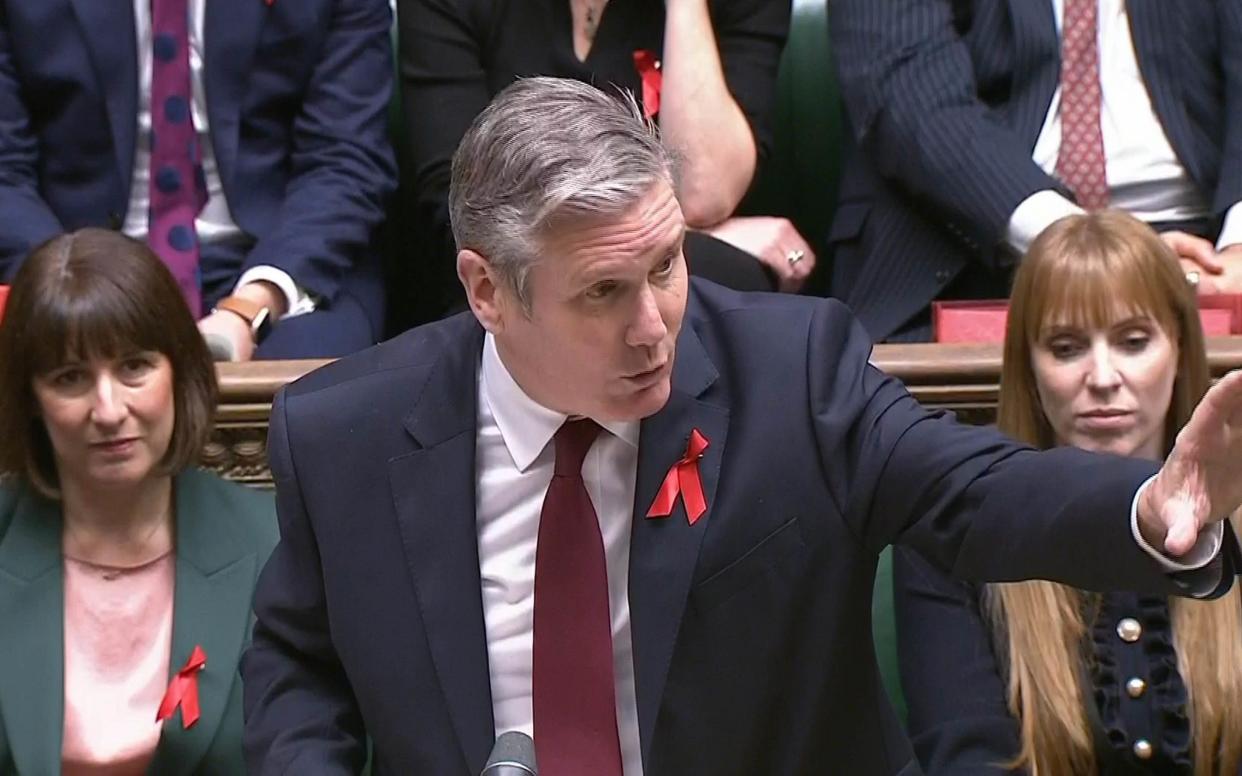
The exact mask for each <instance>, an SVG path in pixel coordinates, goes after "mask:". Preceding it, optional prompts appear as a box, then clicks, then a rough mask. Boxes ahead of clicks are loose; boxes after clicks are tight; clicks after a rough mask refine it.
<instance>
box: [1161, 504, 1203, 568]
mask: <svg viewBox="0 0 1242 776" xmlns="http://www.w3.org/2000/svg"><path fill="white" fill-rule="evenodd" d="M1178 511H1179V514H1178V515H1177V516H1176V517H1175V518H1174V520H1173V524H1172V525H1170V526H1169V532H1168V533H1167V534H1166V535H1165V537H1164V552H1165V554H1167V555H1171V556H1173V557H1175V558H1176V557H1181V556H1182V555H1185V554H1186V553H1188V552H1190V550H1191V548H1193V547H1194V546H1195V541H1196V540H1197V539H1198V538H1199V523H1198V521H1197V520H1195V517H1194V515H1193V514H1192V513H1191V512H1190V510H1189V509H1183V510H1178Z"/></svg>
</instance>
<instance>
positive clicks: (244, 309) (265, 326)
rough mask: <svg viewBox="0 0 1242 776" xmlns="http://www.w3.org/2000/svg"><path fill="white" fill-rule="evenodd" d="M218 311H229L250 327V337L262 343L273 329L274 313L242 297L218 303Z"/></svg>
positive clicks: (230, 297)
mask: <svg viewBox="0 0 1242 776" xmlns="http://www.w3.org/2000/svg"><path fill="white" fill-rule="evenodd" d="M216 310H228V311H229V312H231V313H233V314H234V315H236V316H238V317H239V318H241V319H242V320H243V321H245V322H246V323H248V324H249V325H250V336H251V337H253V338H254V341H255V342H262V341H263V338H264V337H266V336H267V334H268V332H269V331H271V329H272V311H271V310H270V309H268V308H267V307H265V306H263V305H261V304H259V303H258V302H252V301H250V300H249V299H245V298H243V297H240V296H226V297H224V298H223V299H221V300H220V301H219V302H216Z"/></svg>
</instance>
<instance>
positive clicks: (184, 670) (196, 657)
mask: <svg viewBox="0 0 1242 776" xmlns="http://www.w3.org/2000/svg"><path fill="white" fill-rule="evenodd" d="M206 667H207V653H206V652H204V651H203V648H202V647H200V646H198V645H197V644H195V645H194V651H192V652H191V653H190V659H189V660H187V661H185V665H184V666H182V667H181V670H180V671H178V672H177V675H176V676H174V677H173V678H172V681H171V682H169V683H168V689H167V690H165V691H164V700H162V701H160V710H159V711H158V712H156V714H155V721H156V722H163V721H164V720H166V719H168V718H169V717H171V716H172V715H173V712H174V711H176V710H177V706H178V705H180V706H181V727H183V728H186V729H189V728H190V727H192V726H193V725H194V723H195V722H198V716H199V712H198V672H199V671H202V670H203V669H204V668H206Z"/></svg>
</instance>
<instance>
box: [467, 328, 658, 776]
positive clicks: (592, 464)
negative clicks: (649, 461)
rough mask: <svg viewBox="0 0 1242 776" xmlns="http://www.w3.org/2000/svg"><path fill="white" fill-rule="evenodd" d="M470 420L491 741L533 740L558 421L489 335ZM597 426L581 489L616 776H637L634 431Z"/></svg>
mask: <svg viewBox="0 0 1242 776" xmlns="http://www.w3.org/2000/svg"><path fill="white" fill-rule="evenodd" d="M478 412H479V427H478V440H477V443H478V444H477V448H476V458H475V471H476V472H477V473H478V486H477V489H476V491H475V498H476V503H475V508H476V520H477V524H478V532H479V571H480V574H481V578H482V587H483V620H484V625H485V627H486V631H487V657H488V665H489V667H490V670H491V688H492V713H493V715H494V718H495V723H496V735H500V734H501V733H504V732H506V731H509V730H520V731H522V732H524V733H526V734H528V735H532V736H533V735H535V731H534V724H533V718H534V711H533V707H532V704H531V673H532V666H533V663H532V660H533V648H534V628H535V546H536V543H537V540H538V537H539V513H540V512H541V510H542V509H543V499H544V496H545V494H546V493H547V491H548V485H549V484H550V483H551V482H552V471H553V467H554V459H555V446H554V445H552V444H550V442H551V441H552V436H553V435H554V434H555V433H556V430H557V429H559V428H560V427H561V424H562V423H564V422H565V420H566V418H567V416H566V415H562V414H561V413H559V412H554V411H552V410H549V409H547V408H546V407H543V406H541V405H539V404H537V403H536V402H535V401H534V400H533V399H531V398H530V397H529V396H527V395H526V393H525V392H524V391H523V390H522V389H521V388H520V387H519V386H518V384H517V383H516V382H515V381H514V380H513V377H512V376H511V375H510V374H509V370H508V369H506V368H505V366H504V364H503V363H502V362H501V360H500V356H499V354H498V353H497V351H496V341H495V340H494V339H493V338H492V335H491V334H488V335H486V337H485V338H484V341H483V363H482V368H481V369H480V370H479V410H478ZM600 425H601V426H602V427H603V428H604V432H603V433H601V434H600V435H599V437H598V438H596V440H595V444H594V445H592V446H591V450H590V452H589V453H587V457H586V460H585V461H584V462H583V464H582V479H583V481H584V482H585V483H586V489H587V493H588V494H589V495H590V497H591V503H592V504H593V505H594V506H595V513H596V515H597V516H598V518H599V527H600V534H601V535H602V536H603V539H604V560H605V564H606V566H607V569H608V601H609V605H610V609H611V619H612V654H613V674H614V678H615V682H616V693H617V727H618V732H619V733H620V738H621V759H622V762H623V765H624V768H625V776H642V772H643V767H642V754H641V750H640V748H639V737H638V701H637V697H636V695H635V690H634V658H633V649H632V645H631V641H630V606H629V593H628V586H629V577H630V575H629V563H630V521H631V520H632V515H633V513H634V488H635V482H636V480H637V477H638V427H639V423H638V422H637V421H633V422H626V423H603V422H601V423H600Z"/></svg>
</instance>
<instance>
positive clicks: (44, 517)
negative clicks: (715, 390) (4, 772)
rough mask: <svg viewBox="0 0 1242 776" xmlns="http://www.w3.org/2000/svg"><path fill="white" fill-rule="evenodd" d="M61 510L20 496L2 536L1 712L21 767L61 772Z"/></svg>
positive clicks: (26, 770) (28, 770)
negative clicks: (10, 521)
mask: <svg viewBox="0 0 1242 776" xmlns="http://www.w3.org/2000/svg"><path fill="white" fill-rule="evenodd" d="M60 526H61V518H60V511H59V509H58V508H57V506H56V505H55V504H53V503H51V502H48V501H45V500H44V499H41V498H38V497H36V496H34V495H32V494H30V493H24V494H23V495H21V496H20V497H19V500H18V503H17V505H16V508H15V513H14V516H13V522H12V524H11V525H10V526H9V529H8V531H7V532H5V534H4V539H3V542H2V543H0V623H3V626H0V699H5V700H4V701H3V702H0V717H2V721H3V724H4V726H5V729H6V733H7V738H8V742H9V745H10V746H11V747H12V754H13V763H14V765H15V766H16V767H17V772H18V773H59V772H60V750H61V736H62V732H63V726H62V724H61V722H60V721H61V720H62V719H64V696H65V693H64V616H63V613H64V609H65V606H64V592H65V591H64V576H63V573H62V572H63V565H62V562H61V551H60V545H61V543H60Z"/></svg>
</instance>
